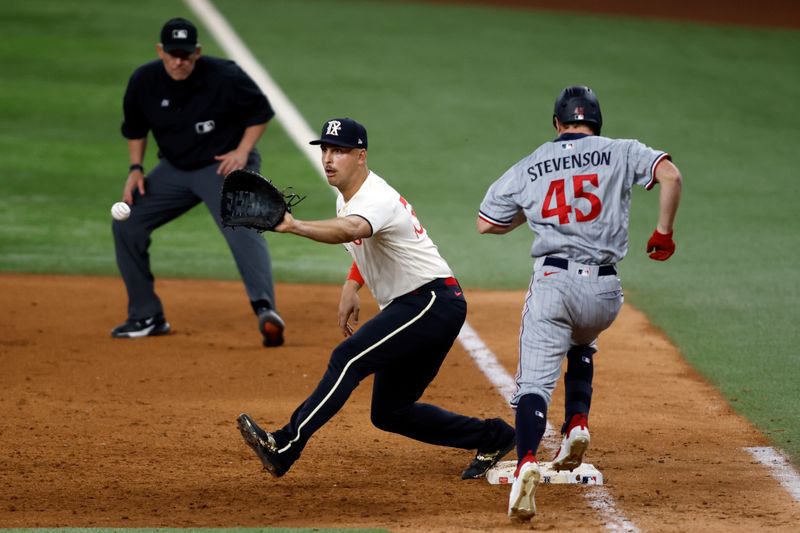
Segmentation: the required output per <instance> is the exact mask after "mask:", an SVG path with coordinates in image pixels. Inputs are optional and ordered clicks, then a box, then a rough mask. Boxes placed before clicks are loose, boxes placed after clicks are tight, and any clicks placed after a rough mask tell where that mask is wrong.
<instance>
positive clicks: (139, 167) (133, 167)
mask: <svg viewBox="0 0 800 533" xmlns="http://www.w3.org/2000/svg"><path fill="white" fill-rule="evenodd" d="M134 170H138V171H139V172H141V173H142V174H144V167H143V166H142V165H140V164H139V163H134V164H132V165H131V166H129V167H128V172H129V173H130V172H133V171H134Z"/></svg>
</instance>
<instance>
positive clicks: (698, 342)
mask: <svg viewBox="0 0 800 533" xmlns="http://www.w3.org/2000/svg"><path fill="white" fill-rule="evenodd" d="M17 4H19V5H17ZM218 7H219V8H220V9H221V10H222V11H223V12H224V13H225V14H226V16H227V17H228V18H229V20H230V22H231V23H232V25H233V26H234V27H235V28H236V30H237V31H238V32H239V33H240V35H241V37H242V38H243V40H244V41H245V42H246V43H247V44H248V45H249V46H250V47H251V49H252V50H253V52H254V53H255V55H256V57H257V58H259V59H260V60H261V61H262V63H263V64H264V65H265V66H266V68H267V69H269V71H270V73H271V74H272V75H273V77H274V78H275V79H276V80H277V81H278V83H280V84H281V86H282V88H283V90H284V91H285V92H286V93H287V94H288V95H289V96H290V98H292V100H293V101H294V103H295V104H296V105H297V106H298V108H299V109H300V111H301V112H302V113H303V115H304V116H305V117H306V119H307V120H308V121H309V123H310V124H311V126H312V129H314V130H316V129H317V128H318V127H319V125H321V123H322V122H323V121H324V120H326V119H327V118H330V117H332V116H340V115H349V116H352V117H354V118H357V119H359V120H360V121H362V122H364V123H365V124H366V126H367V128H368V130H369V138H370V147H371V150H370V166H371V168H372V169H373V170H375V171H376V172H377V173H378V174H380V175H382V176H383V177H385V178H387V179H388V180H389V181H390V182H391V183H393V184H394V185H395V186H396V187H397V188H398V189H399V190H400V191H401V192H403V194H404V195H405V196H406V197H407V198H408V199H409V201H411V202H412V203H413V204H414V207H415V208H416V211H417V213H418V214H419V216H420V219H421V220H422V222H423V224H424V225H425V226H426V227H427V228H428V230H429V232H430V233H431V235H432V236H433V238H434V240H435V241H436V243H437V244H438V245H439V247H440V249H441V250H442V252H443V255H444V256H445V257H446V258H447V259H448V261H449V262H450V263H451V265H452V266H453V267H454V270H455V271H456V273H457V275H458V276H459V278H460V279H461V281H462V282H463V283H464V284H465V285H466V286H468V287H498V288H520V289H521V288H524V287H526V286H527V282H528V278H529V272H530V259H529V258H528V257H527V253H528V249H529V246H530V242H531V234H530V233H529V232H527V231H526V230H524V229H521V230H517V231H515V232H513V233H512V234H510V235H508V236H505V237H497V236H479V235H478V234H477V233H476V232H475V229H474V219H475V215H476V212H477V207H478V204H479V203H480V200H481V198H482V197H483V194H484V192H485V190H486V188H487V186H488V185H489V184H490V183H491V182H492V181H493V180H494V179H495V178H496V177H497V176H499V175H500V174H501V173H502V172H503V171H504V170H505V169H506V168H508V167H509V166H510V165H511V164H513V163H514V162H516V161H517V160H518V159H519V158H521V157H522V156H524V155H526V154H527V153H529V152H530V151H531V150H532V149H533V148H534V147H536V146H538V145H539V144H541V143H542V142H544V141H547V140H549V139H551V138H552V137H553V130H552V128H551V127H550V117H551V113H552V103H553V100H554V98H555V96H556V94H557V93H558V91H559V90H560V89H561V88H562V87H563V86H565V85H568V84H576V83H587V84H589V85H591V86H592V87H593V88H594V89H595V90H596V92H597V93H598V95H599V97H600V100H601V103H602V105H603V112H604V116H605V122H606V123H605V126H604V134H606V135H609V136H612V137H632V138H639V139H641V140H642V141H643V142H645V143H647V144H649V145H651V146H654V147H657V148H663V149H666V150H668V151H669V152H670V153H672V154H673V156H674V160H675V162H676V163H677V164H678V166H679V167H680V168H681V170H682V171H683V174H684V177H685V188H684V191H685V192H684V201H683V204H682V206H681V210H680V212H679V215H678V221H677V224H676V229H675V239H676V242H677V245H678V250H677V253H676V255H675V257H674V258H673V259H671V260H670V261H668V262H666V263H656V262H653V261H650V260H649V259H648V258H647V257H646V255H645V254H644V253H643V248H644V245H645V243H646V241H647V238H648V236H649V235H650V233H651V232H652V229H653V227H654V224H655V219H656V209H657V199H658V198H657V194H658V193H657V192H649V193H648V192H644V191H637V192H636V194H635V195H634V203H633V209H632V212H631V251H630V253H629V256H628V258H627V259H626V260H625V261H624V262H623V264H622V265H621V271H622V277H623V282H624V285H625V288H626V294H627V296H628V299H629V301H631V302H632V303H634V304H635V305H636V306H637V307H639V308H640V309H643V310H644V311H645V312H646V313H647V314H648V315H649V316H650V318H651V319H652V320H653V322H654V323H655V324H657V325H658V326H659V327H661V328H662V329H664V330H665V331H667V332H668V333H669V336H670V337H671V338H672V339H673V340H674V341H675V342H676V343H677V345H678V346H679V347H680V348H681V350H682V351H683V353H684V355H685V356H686V358H687V359H688V360H689V361H690V362H691V363H692V364H693V365H694V366H695V367H696V368H698V369H699V370H700V371H701V372H702V373H703V374H704V375H705V376H706V377H707V378H708V379H709V380H710V381H711V382H712V383H714V384H715V385H717V386H718V387H719V388H720V390H721V391H722V392H723V393H724V394H725V395H726V396H727V397H728V398H729V400H730V401H731V402H732V405H733V406H734V407H735V408H736V409H737V410H738V411H739V412H740V413H742V414H744V415H746V416H748V417H749V418H750V419H751V420H753V421H754V422H755V423H757V424H758V425H759V426H760V427H761V428H762V429H763V430H764V431H766V432H767V433H768V434H769V435H770V436H771V437H772V438H773V440H774V442H775V443H776V444H777V445H778V446H779V447H780V448H782V449H784V450H787V451H788V452H789V453H790V454H791V456H792V458H793V459H794V461H795V463H796V464H798V463H800V414H798V413H800V394H798V388H797V385H796V383H797V382H798V380H800V356H798V349H797V346H798V340H800V339H798V337H799V336H800V334H798V328H797V326H796V322H797V321H798V319H799V318H800V313H798V310H797V309H798V306H797V302H798V300H800V298H798V297H799V296H800V294H798V292H799V289H798V287H800V275H798V272H797V268H796V267H795V265H796V264H797V263H798V260H800V252H798V249H799V248H798V244H800V223H798V222H797V221H796V215H795V213H794V209H793V208H794V206H795V204H796V202H797V200H798V193H800V185H799V183H800V182H798V180H797V179H796V177H795V176H794V174H796V171H795V170H794V165H793V164H792V163H793V158H792V155H793V154H792V151H793V150H794V144H795V143H796V139H797V138H798V134H800V128H798V126H797V121H796V120H795V117H794V115H793V111H792V109H793V106H794V104H795V102H798V101H800V66H798V63H797V60H796V58H797V57H798V56H800V32H796V31H787V30H774V31H770V30H764V29H746V28H736V27H721V26H713V27H712V26H704V25H700V24H679V23H675V22H659V21H653V20H634V19H626V18H619V19H617V18H613V17H607V16H604V17H599V16H598V17H593V16H588V15H587V16H577V15H575V14H564V15H559V14H554V13H543V12H534V11H522V10H504V9H492V8H484V7H478V6H472V7H459V6H448V5H430V4H422V3H420V4H414V3H407V2H402V3H400V2H397V3H392V2H379V3H376V2H366V1H360V2H357V1H336V2H333V1H330V0H305V1H303V2H296V1H295V2H290V1H276V0H271V1H260V0H259V1H256V0H226V1H225V2H224V3H222V2H221V3H220V4H219V6H218ZM175 15H186V16H190V18H194V17H191V15H190V14H189V13H188V11H187V8H186V7H185V6H184V5H183V4H182V3H180V2H177V1H171V2H161V1H153V0H150V1H145V2H136V3H134V2H124V3H121V2H115V3H110V2H102V1H99V0H96V1H92V2H89V1H80V2H79V1H77V0H68V1H44V0H35V1H30V2H24V3H16V4H12V3H10V2H7V3H2V4H0V31H2V33H3V35H4V36H5V40H4V45H3V47H2V48H0V59H2V62H3V65H4V69H2V71H0V84H2V86H3V90H2V91H0V110H2V111H0V113H2V115H3V116H2V119H3V120H2V121H0V153H2V154H3V163H4V168H3V170H2V174H0V270H5V271H28V272H70V273H94V274H107V275H115V274H116V267H115V265H114V261H113V248H112V242H111V236H110V224H109V222H110V221H109V215H108V209H109V208H110V205H111V203H113V201H115V200H117V199H118V198H119V196H120V193H121V188H122V184H123V181H124V178H125V176H124V169H125V168H126V167H127V152H126V147H125V143H124V140H123V139H122V138H121V136H120V135H119V122H120V118H121V115H120V103H121V98H122V94H123V91H124V86H125V82H126V81H127V77H128V75H129V74H130V72H131V70H132V69H133V68H135V67H136V66H137V65H138V64H140V63H142V62H144V61H147V60H149V59H151V58H153V57H154V49H153V44H154V42H155V41H156V40H157V33H158V28H159V27H160V25H161V23H163V21H164V20H166V19H167V18H169V17H171V16H175ZM65 18H66V19H69V20H70V24H69V25H68V26H66V27H65V25H64V24H63V20H65ZM575 28H580V31H579V32H576V30H575ZM200 33H201V41H202V42H203V43H204V46H205V50H206V52H207V53H211V54H218V53H219V48H218V47H217V46H216V45H215V43H213V42H212V41H211V39H210V37H209V33H208V32H207V31H206V30H205V29H204V28H203V27H202V26H201V27H200ZM151 148H152V147H151ZM260 148H261V149H262V151H263V152H264V154H265V158H264V159H265V163H264V172H265V173H266V174H267V175H270V176H272V177H274V178H275V179H276V181H278V182H279V183H281V184H293V185H294V186H295V188H296V189H298V190H300V191H301V192H303V193H306V194H308V196H309V198H308V199H307V200H306V201H305V202H304V203H303V204H300V206H298V207H297V208H296V210H295V212H296V214H297V216H298V217H300V218H319V217H328V216H332V215H333V205H332V201H333V196H332V194H331V193H330V192H329V190H328V189H327V186H326V185H324V184H323V183H322V181H321V180H320V179H319V178H318V177H317V175H316V174H315V173H314V170H313V168H312V167H311V165H310V164H309V163H308V162H307V161H306V160H305V159H304V158H303V157H302V156H301V154H300V153H299V151H297V150H296V149H295V148H294V147H293V146H292V144H291V143H290V141H289V140H288V139H287V137H286V136H285V135H284V133H283V131H282V130H281V129H280V127H278V126H277V124H274V125H272V126H270V129H269V130H268V132H267V134H266V136H265V138H264V139H263V141H262V142H261V143H260ZM153 152H154V150H152V149H151V153H150V154H149V156H150V157H149V159H148V161H147V166H148V168H150V167H152V164H153V158H154V153H153ZM269 241H270V245H271V251H272V254H273V259H274V268H275V273H276V279H277V280H278V281H324V282H338V281H339V280H340V279H341V278H342V276H343V275H344V272H345V270H346V266H347V264H348V263H349V260H348V258H347V256H346V254H345V253H344V252H343V251H342V249H341V247H336V246H324V245H320V244H316V243H312V242H310V241H306V240H303V239H299V238H296V237H290V236H274V235H270V236H269ZM152 257H153V266H154V271H155V272H156V275H158V276H181V277H186V276H191V277H198V276H199V277H225V278H231V279H235V278H236V277H237V274H236V272H235V268H234V265H233V261H232V259H231V258H230V254H229V251H228V250H227V247H226V246H225V243H224V241H223V240H222V238H221V236H219V235H218V234H217V232H216V231H215V230H214V229H213V227H212V224H211V221H210V218H209V217H208V215H207V214H206V213H204V212H203V211H202V208H201V209H197V210H195V211H193V212H191V213H189V214H188V215H186V216H185V217H183V218H181V219H180V220H178V221H176V222H174V223H171V224H169V225H168V226H166V227H164V228H163V229H161V230H159V231H158V232H157V233H156V234H155V237H154V245H153V250H152ZM641 379H642V380H643V381H648V380H649V381H651V382H653V384H654V385H657V383H658V380H659V376H658V375H643V376H641Z"/></svg>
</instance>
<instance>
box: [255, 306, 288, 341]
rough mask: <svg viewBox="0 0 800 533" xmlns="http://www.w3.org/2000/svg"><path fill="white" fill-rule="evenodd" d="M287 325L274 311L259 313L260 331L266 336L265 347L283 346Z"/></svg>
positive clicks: (265, 310) (268, 310)
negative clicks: (284, 331)
mask: <svg viewBox="0 0 800 533" xmlns="http://www.w3.org/2000/svg"><path fill="white" fill-rule="evenodd" d="M285 327H286V325H285V324H284V323H283V319H282V318H281V317H280V315H279V314H278V313H276V312H275V311H274V310H273V309H260V310H259V311H258V330H259V331H260V332H261V335H263V336H264V346H280V345H281V344H283V330H284V328H285Z"/></svg>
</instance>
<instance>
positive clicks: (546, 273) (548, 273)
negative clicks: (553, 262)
mask: <svg viewBox="0 0 800 533" xmlns="http://www.w3.org/2000/svg"><path fill="white" fill-rule="evenodd" d="M551 274H558V270H553V271H551V272H545V273H544V275H545V277H547V276H549V275H551Z"/></svg>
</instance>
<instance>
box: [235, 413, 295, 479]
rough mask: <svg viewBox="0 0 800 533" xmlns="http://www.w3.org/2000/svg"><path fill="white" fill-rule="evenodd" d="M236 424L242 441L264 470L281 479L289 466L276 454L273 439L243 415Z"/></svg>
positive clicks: (276, 449) (275, 445) (276, 450)
mask: <svg viewBox="0 0 800 533" xmlns="http://www.w3.org/2000/svg"><path fill="white" fill-rule="evenodd" d="M236 423H237V424H238V426H239V431H240V432H241V434H242V438H244V441H245V442H246V443H247V445H248V446H250V447H251V448H252V449H253V451H254V452H256V455H258V458H259V459H261V462H262V463H263V464H264V470H266V471H267V472H269V473H270V474H272V475H273V476H275V477H281V476H282V475H284V474H285V473H286V472H287V471H288V470H289V466H290V465H287V464H286V463H285V462H284V461H283V460H282V459H281V457H280V455H279V454H278V445H277V444H276V443H275V437H273V436H272V435H271V434H270V433H267V432H266V431H264V430H263V429H261V428H260V427H258V426H257V425H256V423H255V422H253V419H252V418H250V417H249V416H247V415H246V414H244V413H242V414H240V415H239V418H237V419H236Z"/></svg>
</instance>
